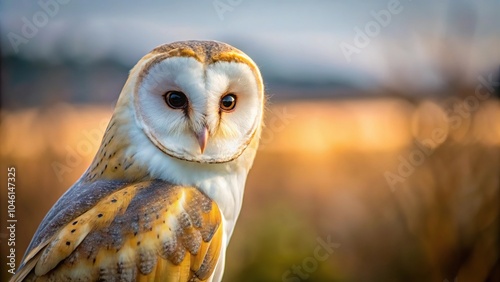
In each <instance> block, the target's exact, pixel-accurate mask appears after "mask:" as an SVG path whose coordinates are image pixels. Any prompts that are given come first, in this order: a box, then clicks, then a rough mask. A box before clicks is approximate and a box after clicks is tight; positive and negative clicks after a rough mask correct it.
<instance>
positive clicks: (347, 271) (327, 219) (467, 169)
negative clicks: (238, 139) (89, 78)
mask: <svg viewBox="0 0 500 282" xmlns="http://www.w3.org/2000/svg"><path fill="white" fill-rule="evenodd" d="M446 107H447V104H446V103H442V102H439V103H435V102H431V101H422V102H418V103H416V104H410V103H408V102H405V101H403V100H389V99H377V100H356V101H348V100H344V101H331V102H325V101H319V102H307V103H306V102H290V103H285V104H276V105H274V106H272V108H271V109H270V112H269V115H268V117H267V128H266V132H265V133H264V136H263V144H262V149H261V150H260V151H259V154H258V157H257V159H256V161H255V165H254V168H253V170H252V171H251V173H250V176H249V180H248V185H247V190H246V195H245V202H244V206H243V210H242V213H241V217H240V222H239V224H238V226H237V228H236V230H235V233H234V237H233V239H232V242H231V245H230V249H229V254H228V261H227V272H226V281H278V280H282V279H283V274H284V273H285V272H286V271H287V270H291V269H292V267H293V266H294V265H302V263H303V262H306V261H308V260H307V258H308V257H313V256H314V251H315V249H316V248H317V247H318V245H319V244H318V241H317V240H318V239H323V240H327V238H330V240H331V241H333V242H335V243H338V244H339V246H338V248H336V249H335V251H334V252H333V253H332V254H330V255H329V256H328V258H327V259H326V260H325V261H322V262H318V266H317V269H314V268H313V267H312V266H311V265H310V266H309V269H314V271H312V272H311V273H309V272H307V271H304V270H303V272H304V273H305V274H306V275H309V276H308V277H307V278H308V280H307V281H445V280H446V279H447V280H448V281H454V279H456V278H458V281H485V280H488V279H489V281H498V280H499V279H500V276H499V275H500V273H499V265H498V261H499V252H498V249H499V247H500V246H499V224H500V221H499V205H498V199H499V195H500V192H499V189H500V183H499V181H500V176H499V172H500V158H499V153H500V152H499V145H500V118H499V113H500V106H499V104H498V102H496V101H487V102H483V103H482V104H481V106H480V108H479V109H477V110H475V111H474V112H473V113H471V115H470V117H467V118H463V119H462V124H461V125H460V126H459V127H458V128H452V127H451V126H450V124H448V123H446V122H444V123H443V119H442V115H443V113H444V112H445V109H446ZM110 110H111V109H109V108H102V107H78V108H74V107H71V106H58V107H56V108H53V109H48V110H45V111H40V110H27V111H22V112H3V113H2V122H1V124H0V126H1V132H2V140H1V151H0V152H1V157H2V171H3V172H5V171H6V166H11V165H14V166H16V168H17V181H18V182H17V202H16V205H17V218H18V230H17V232H16V234H17V245H16V247H17V256H18V261H19V260H20V258H21V256H22V254H23V252H24V250H25V248H26V246H27V244H28V242H29V240H30V238H31V236H32V234H33V233H34V231H35V230H36V228H37V225H38V223H39V222H40V221H41V219H42V218H43V216H44V214H45V213H46V212H47V211H48V209H49V208H50V207H51V206H52V205H53V203H54V202H55V201H56V200H57V198H58V197H59V196H60V195H61V194H62V193H63V192H64V191H65V190H66V189H67V188H68V187H69V186H70V185H71V184H72V183H73V182H74V181H75V180H76V179H77V178H78V177H79V176H80V174H81V173H82V172H83V171H84V169H85V168H86V167H87V166H88V164H89V163H90V161H91V158H92V156H93V153H94V152H95V151H96V150H97V147H98V144H97V141H95V137H94V136H95V134H97V135H98V134H102V133H103V130H104V126H105V123H106V121H107V120H108V119H109V117H110ZM283 111H285V113H288V114H289V117H288V118H286V117H285V118H284V117H283ZM285 116H286V115H285ZM280 117H281V118H280ZM436 128H439V129H442V130H444V132H445V133H444V136H445V138H446V139H445V140H444V141H443V142H441V143H439V144H437V143H436V145H435V146H434V147H432V149H431V150H430V152H431V153H430V154H429V155H425V156H424V157H423V161H422V162H421V164H419V165H417V166H415V167H414V171H413V172H412V173H409V175H408V176H407V177H404V179H403V181H400V182H397V184H396V185H394V186H391V185H389V183H388V182H387V180H386V178H385V176H384V175H385V173H386V172H387V171H390V172H393V173H395V174H397V170H398V167H399V166H401V160H400V157H402V158H403V159H405V158H406V159H408V157H409V156H411V154H415V152H416V151H418V150H421V149H419V148H420V147H419V146H417V145H416V142H417V141H418V140H420V141H422V140H425V139H426V138H431V136H432V132H433V130H434V129H436ZM87 144H90V148H89V149H85V145H87ZM72 151H76V152H77V157H76V158H71V157H69V156H71V154H72V153H71V152H72ZM55 162H57V163H60V164H64V165H66V166H68V167H70V168H71V169H70V171H69V172H67V173H64V174H62V175H61V174H59V175H60V181H59V179H58V177H57V174H56V173H55V172H54V170H53V168H52V164H54V163H55ZM1 195H2V199H1V201H2V207H4V203H6V199H5V189H4V190H3V191H2V194H1ZM5 222H6V215H5V209H4V208H2V218H1V223H2V225H3V224H4V223H5ZM2 230H5V228H4V227H2ZM2 232H4V231H2ZM1 245H2V248H5V244H4V243H2V244H1ZM4 254H5V249H2V256H1V258H0V262H1V264H2V265H3V266H4V265H5V255H4ZM313 266H314V265H313ZM2 275H3V276H2V277H3V278H4V279H5V278H6V273H5V272H2ZM287 277H288V278H290V280H289V281H298V280H292V279H291V277H295V276H294V275H293V274H290V275H289V276H286V277H285V278H287ZM4 279H2V280H4ZM495 279H496V280H495ZM285 281H286V280H285Z"/></svg>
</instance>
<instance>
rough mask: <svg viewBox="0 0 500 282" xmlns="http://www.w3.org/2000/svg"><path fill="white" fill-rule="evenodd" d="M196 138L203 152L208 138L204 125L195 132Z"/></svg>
mask: <svg viewBox="0 0 500 282" xmlns="http://www.w3.org/2000/svg"><path fill="white" fill-rule="evenodd" d="M196 138H197V139H198V144H200V151H201V153H202V154H203V152H205V147H206V146H207V140H208V129H207V127H206V126H204V127H203V128H202V129H201V130H200V131H199V132H197V133H196Z"/></svg>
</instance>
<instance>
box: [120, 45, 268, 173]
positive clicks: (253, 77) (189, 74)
mask: <svg viewBox="0 0 500 282" xmlns="http://www.w3.org/2000/svg"><path fill="white" fill-rule="evenodd" d="M125 90H126V91H123V92H122V95H121V96H120V99H119V101H118V106H117V108H123V107H131V111H132V112H133V113H134V116H135V122H136V125H137V126H138V127H140V128H141V129H142V131H143V133H144V134H145V135H146V136H147V138H148V139H149V140H150V141H151V142H152V143H153V144H154V145H155V146H156V147H157V148H158V149H159V150H161V151H162V152H163V153H165V154H167V155H168V156H170V157H173V158H176V159H179V160H184V161H189V162H197V163H225V162H229V161H231V160H234V159H235V158H237V157H238V156H240V155H241V154H242V152H243V151H245V149H246V148H247V146H248V145H249V144H250V143H251V142H252V140H254V139H255V138H258V137H257V136H256V135H258V134H260V126H261V123H262V116H263V104H264V90H263V84H262V77H261V74H260V72H259V69H258V68H257V66H256V64H255V63H254V62H253V61H252V59H250V57H248V56H247V55H246V54H244V53H243V52H242V51H240V50H238V49H236V48H234V47H232V46H230V45H228V44H225V43H221V42H216V41H182V42H174V43H171V44H166V45H162V46H159V47H157V48H155V49H154V50H153V51H151V52H150V53H149V54H147V55H146V56H144V57H143V58H142V59H141V60H140V61H139V62H138V63H137V65H136V66H135V67H134V68H133V69H132V71H131V74H130V76H129V80H128V81H127V83H126V86H125Z"/></svg>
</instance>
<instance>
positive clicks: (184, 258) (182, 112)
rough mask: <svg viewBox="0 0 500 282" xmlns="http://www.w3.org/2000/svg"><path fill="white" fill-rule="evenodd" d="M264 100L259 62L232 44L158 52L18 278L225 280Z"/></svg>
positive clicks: (132, 81) (175, 46) (194, 44)
mask: <svg viewBox="0 0 500 282" xmlns="http://www.w3.org/2000/svg"><path fill="white" fill-rule="evenodd" d="M264 99H265V98H264V89H263V83H262V77H261V75H260V72H259V69H258V68H257V66H256V64H255V63H254V62H253V61H252V60H251V59H250V58H249V57H248V56H247V55H245V54H244V53H243V52H241V51H239V50H238V49H236V48H234V47H232V46H230V45H227V44H225V43H221V42H215V41H183V42H174V43H171V44H166V45H162V46H159V47H157V48H155V49H154V50H153V51H151V52H150V53H149V54H147V55H146V56H144V57H143V58H142V59H141V60H140V61H139V62H138V63H137V64H136V66H135V67H134V68H133V69H132V70H131V72H130V75H129V78H128V80H127V82H126V84H125V86H124V88H123V90H122V92H121V94H120V98H119V100H118V102H117V105H116V108H115V111H114V113H113V116H112V118H111V121H110V123H109V125H108V128H107V130H106V132H105V134H104V137H103V140H102V143H101V146H100V148H99V150H98V152H97V154H96V157H95V159H94V161H93V162H92V164H91V165H90V167H89V168H88V169H87V171H86V172H85V173H84V174H83V175H82V177H81V178H80V179H79V180H78V181H77V182H76V183H75V184H74V185H73V186H72V187H71V188H70V189H69V190H68V191H67V192H66V193H65V194H64V195H63V196H62V197H61V198H60V199H59V200H58V201H57V203H56V204H55V205H54V206H53V207H52V209H51V210H50V211H49V213H48V214H47V215H46V217H45V218H44V220H43V221H42V223H41V224H40V226H39V228H38V230H37V232H36V233H35V235H34V237H33V239H32V241H31V243H30V245H29V247H28V249H27V251H26V254H25V257H24V259H23V261H22V264H21V266H20V267H19V269H18V271H17V273H16V274H15V275H14V276H13V278H12V281H23V280H27V281H45V280H49V281H50V280H52V281H62V280H78V281H95V280H104V281H115V280H120V281H220V280H221V278H222V274H223V270H224V262H225V251H226V247H227V244H228V242H229V239H230V237H231V234H232V232H233V229H234V225H235V223H236V220H237V218H238V214H239V212H240V209H241V204H242V198H243V191H244V186H245V181H246V177H247V174H248V171H249V170H250V168H251V166H252V163H253V160H254V157H255V153H256V150H257V146H258V141H259V138H260V134H261V128H262V118H263V106H264Z"/></svg>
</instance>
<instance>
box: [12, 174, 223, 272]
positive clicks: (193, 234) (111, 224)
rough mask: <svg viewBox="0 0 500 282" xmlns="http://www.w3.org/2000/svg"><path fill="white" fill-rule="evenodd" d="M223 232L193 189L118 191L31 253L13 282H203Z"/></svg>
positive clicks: (146, 185) (212, 206)
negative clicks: (23, 281)
mask: <svg viewBox="0 0 500 282" xmlns="http://www.w3.org/2000/svg"><path fill="white" fill-rule="evenodd" d="M75 222H76V224H75ZM221 226H222V219H221V213H220V211H219V208H218V206H217V204H216V203H215V202H213V201H212V200H210V199H209V198H208V197H207V196H206V195H204V194H203V193H202V192H200V191H199V190H198V189H196V188H194V187H182V186H174V185H172V184H170V183H166V182H163V181H152V182H142V183H138V184H131V185H124V186H123V187H122V188H120V189H117V190H116V191H114V192H112V193H110V194H108V195H107V196H106V197H104V198H102V199H101V200H100V201H98V202H97V203H96V204H95V206H94V207H92V208H90V209H88V210H87V211H86V212H84V213H82V214H80V215H78V216H77V217H75V218H73V219H71V220H69V221H68V222H67V223H66V224H65V225H63V226H62V227H61V228H60V229H59V230H58V231H57V232H55V233H54V235H53V236H52V237H51V238H50V239H49V240H48V242H43V244H45V247H42V248H37V247H34V248H33V250H36V251H37V252H36V253H34V254H33V253H30V254H29V255H28V256H27V260H26V261H25V264H24V265H23V266H22V267H21V269H20V270H19V271H18V273H17V274H16V275H15V276H14V277H13V279H12V281H22V280H23V278H24V276H26V278H27V280H29V281H45V280H47V281H63V280H79V281H97V280H120V281H204V280H206V279H208V278H209V277H210V276H211V275H212V273H213V271H214V269H215V266H216V263H217V260H218V257H219V254H220V247H221V243H222V234H223V232H222V227H221ZM68 243H69V244H68Z"/></svg>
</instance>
